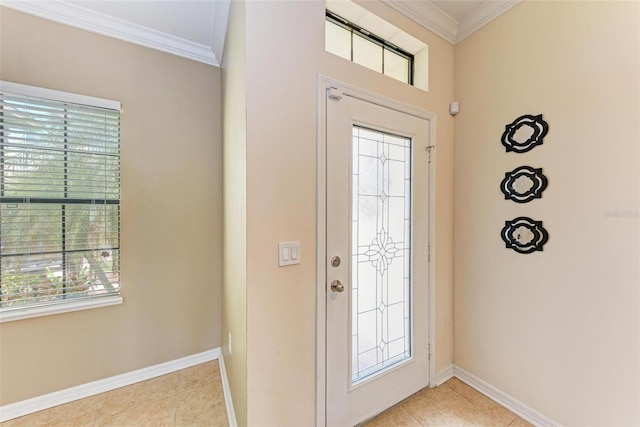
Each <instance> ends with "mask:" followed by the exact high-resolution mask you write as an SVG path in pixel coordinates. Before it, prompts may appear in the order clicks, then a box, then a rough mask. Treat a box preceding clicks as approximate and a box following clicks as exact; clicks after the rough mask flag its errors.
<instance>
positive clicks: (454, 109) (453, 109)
mask: <svg viewBox="0 0 640 427" xmlns="http://www.w3.org/2000/svg"><path fill="white" fill-rule="evenodd" d="M459 112H460V103H459V102H458V101H453V102H452V103H451V104H449V114H451V115H452V116H455V115H456V114H458V113H459Z"/></svg>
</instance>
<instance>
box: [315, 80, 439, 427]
mask: <svg viewBox="0 0 640 427" xmlns="http://www.w3.org/2000/svg"><path fill="white" fill-rule="evenodd" d="M330 88H335V89H336V90H337V91H338V92H339V93H341V94H343V95H345V96H351V97H354V98H357V99H360V100H363V101H367V102H370V103H372V104H377V105H380V106H383V107H386V108H391V109H393V110H397V111H400V112H402V113H406V114H410V115H412V116H416V117H419V118H421V119H425V120H428V121H429V144H430V147H431V149H430V150H429V170H428V174H429V182H428V192H429V218H428V219H427V221H428V230H429V236H428V242H429V243H428V244H429V267H428V268H429V273H428V277H429V283H428V288H429V292H428V293H429V303H428V304H429V386H430V387H433V386H435V377H436V365H435V364H436V360H435V354H436V342H435V341H436V305H435V296H436V291H435V284H436V269H435V265H436V262H435V261H436V259H435V253H436V245H435V243H436V242H435V218H436V209H435V201H436V197H435V196H436V193H435V191H436V185H435V176H436V173H435V172H436V170H435V169H436V156H435V155H433V151H434V149H435V147H436V114H435V113H432V112H429V111H425V110H422V109H420V108H416V107H414V106H412V105H409V104H405V103H402V102H399V101H396V100H393V99H391V98H386V97H383V96H381V95H377V94H375V93H373V92H369V91H365V90H362V89H359V88H356V87H354V86H351V85H348V84H346V83H342V82H339V81H337V80H333V79H331V78H329V77H325V76H322V75H320V76H319V77H318V99H317V141H316V149H317V151H316V426H318V427H320V426H325V425H326V416H325V414H326V409H327V396H326V376H327V370H326V350H327V345H326V335H327V331H326V320H327V319H326V314H327V311H326V309H327V307H326V291H327V285H326V250H327V249H326V244H327V215H326V206H327V135H326V121H327V120H326V118H327V116H326V112H327V95H326V94H327V90H328V89H330Z"/></svg>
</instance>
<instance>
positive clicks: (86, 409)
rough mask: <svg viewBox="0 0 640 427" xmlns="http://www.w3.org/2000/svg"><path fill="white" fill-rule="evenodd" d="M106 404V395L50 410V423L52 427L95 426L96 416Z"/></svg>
mask: <svg viewBox="0 0 640 427" xmlns="http://www.w3.org/2000/svg"><path fill="white" fill-rule="evenodd" d="M103 403H104V394H99V395H96V396H91V397H87V398H85V399H80V400H76V401H74V402H70V403H67V404H65V405H60V406H56V407H55V408H51V409H49V410H48V411H47V412H49V423H50V425H52V426H65V427H67V426H68V427H89V426H93V425H94V424H95V420H96V414H97V413H99V411H100V409H101V408H102V404H103Z"/></svg>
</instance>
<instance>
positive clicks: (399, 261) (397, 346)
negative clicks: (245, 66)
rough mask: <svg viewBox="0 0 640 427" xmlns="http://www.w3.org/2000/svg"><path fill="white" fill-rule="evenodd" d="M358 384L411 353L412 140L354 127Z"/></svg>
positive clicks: (354, 363)
mask: <svg viewBox="0 0 640 427" xmlns="http://www.w3.org/2000/svg"><path fill="white" fill-rule="evenodd" d="M352 142H353V145H352V157H353V166H352V185H353V190H352V198H353V200H352V202H353V208H352V212H351V217H352V226H351V242H352V248H353V252H352V262H351V284H352V296H351V300H352V304H353V307H352V313H353V317H352V324H351V331H352V334H353V335H352V354H351V382H352V384H355V383H357V382H359V381H361V380H363V379H365V378H367V377H369V376H371V375H373V374H376V373H378V372H380V371H382V370H384V369H386V368H388V367H390V366H393V365H395V364H396V363H398V362H401V361H403V360H405V359H407V358H410V357H411V329H410V328H411V322H410V316H411V304H410V298H411V139H410V138H405V137H402V136H397V135H392V134H389V133H385V132H380V131H376V130H373V129H367V128H365V127H361V126H357V125H356V126H353V139H352Z"/></svg>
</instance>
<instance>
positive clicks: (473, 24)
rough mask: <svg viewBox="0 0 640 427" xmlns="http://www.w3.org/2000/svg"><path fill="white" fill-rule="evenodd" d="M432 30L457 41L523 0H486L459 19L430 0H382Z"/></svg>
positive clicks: (452, 42) (452, 41)
mask: <svg viewBox="0 0 640 427" xmlns="http://www.w3.org/2000/svg"><path fill="white" fill-rule="evenodd" d="M383 1H384V2H385V3H386V4H388V5H389V6H391V7H392V8H394V9H396V10H397V11H398V12H400V13H402V14H403V15H405V16H407V17H408V18H410V19H412V20H413V21H415V22H417V23H418V24H420V25H422V26H423V27H425V28H426V29H428V30H429V31H431V32H433V33H435V34H436V35H438V36H440V37H442V38H443V39H445V40H446V41H448V42H449V43H451V44H456V43H458V42H459V41H461V40H462V39H464V38H465V37H468V36H469V35H471V34H472V33H474V32H475V31H477V30H479V29H480V28H482V27H483V26H485V25H486V24H488V23H489V22H491V21H492V20H494V19H496V18H497V17H498V16H500V15H502V14H503V13H505V12H506V11H507V10H509V9H511V8H512V7H513V6H515V5H517V4H518V3H520V2H521V1H522V0H487V1H485V2H484V3H482V4H480V5H479V6H478V8H476V9H475V10H473V11H472V12H471V13H469V14H468V15H467V16H465V17H464V18H463V19H461V20H460V22H458V21H457V20H456V19H455V18H453V17H452V16H450V15H449V14H447V13H446V12H444V11H443V10H442V9H440V8H439V7H438V6H436V5H435V4H433V3H432V2H431V1H430V0H424V1H407V0H383Z"/></svg>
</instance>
